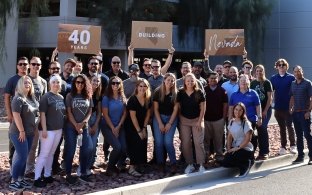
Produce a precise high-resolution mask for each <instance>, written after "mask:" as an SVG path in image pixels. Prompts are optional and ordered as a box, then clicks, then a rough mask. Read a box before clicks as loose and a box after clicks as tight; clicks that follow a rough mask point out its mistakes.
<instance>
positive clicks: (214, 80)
mask: <svg viewBox="0 0 312 195" xmlns="http://www.w3.org/2000/svg"><path fill="white" fill-rule="evenodd" d="M204 89H205V93H206V112H205V117H204V119H205V139H204V144H205V150H206V153H207V155H208V156H210V155H211V152H212V151H210V144H211V140H212V142H213V146H214V150H215V152H216V156H215V159H216V160H217V161H221V160H222V159H223V145H224V143H223V140H224V125H225V119H226V116H227V106H228V98H227V95H226V91H225V90H224V89H223V88H222V87H221V86H219V85H218V73H217V72H210V73H209V74H208V85H207V86H206V87H205V88H204Z"/></svg>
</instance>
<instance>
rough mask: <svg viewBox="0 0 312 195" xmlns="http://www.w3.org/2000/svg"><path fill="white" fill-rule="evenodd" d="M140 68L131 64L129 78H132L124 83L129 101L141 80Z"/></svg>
mask: <svg viewBox="0 0 312 195" xmlns="http://www.w3.org/2000/svg"><path fill="white" fill-rule="evenodd" d="M139 73H140V68H139V65H137V64H131V65H130V66H129V76H130V78H128V79H126V80H124V81H123V85H124V92H125V95H126V98H127V99H128V98H129V97H130V96H131V95H132V94H133V92H134V90H135V87H136V83H137V81H138V80H139V79H141V78H140V77H139Z"/></svg>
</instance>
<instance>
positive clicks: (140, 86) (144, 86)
mask: <svg viewBox="0 0 312 195" xmlns="http://www.w3.org/2000/svg"><path fill="white" fill-rule="evenodd" d="M139 87H144V88H147V86H146V85H139Z"/></svg>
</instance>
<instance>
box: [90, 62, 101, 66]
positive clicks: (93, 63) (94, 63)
mask: <svg viewBox="0 0 312 195" xmlns="http://www.w3.org/2000/svg"><path fill="white" fill-rule="evenodd" d="M90 64H91V65H95V66H96V65H99V63H96V62H92V63H90Z"/></svg>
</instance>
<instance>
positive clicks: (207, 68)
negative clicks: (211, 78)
mask: <svg viewBox="0 0 312 195" xmlns="http://www.w3.org/2000/svg"><path fill="white" fill-rule="evenodd" d="M204 57H205V61H204V71H205V72H207V73H209V72H212V70H211V68H210V65H209V54H208V52H207V50H206V49H205V50H204Z"/></svg>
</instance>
